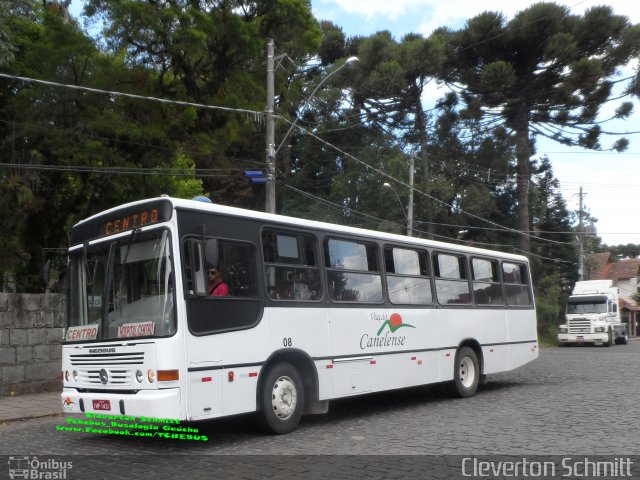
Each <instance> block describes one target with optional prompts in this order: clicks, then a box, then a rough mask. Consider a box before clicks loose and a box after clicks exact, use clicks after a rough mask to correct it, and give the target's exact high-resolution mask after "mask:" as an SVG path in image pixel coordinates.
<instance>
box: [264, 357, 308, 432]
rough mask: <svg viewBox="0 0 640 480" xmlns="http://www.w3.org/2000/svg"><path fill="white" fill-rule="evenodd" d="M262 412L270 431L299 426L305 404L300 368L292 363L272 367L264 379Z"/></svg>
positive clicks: (291, 429)
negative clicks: (297, 368)
mask: <svg viewBox="0 0 640 480" xmlns="http://www.w3.org/2000/svg"><path fill="white" fill-rule="evenodd" d="M260 407H261V408H260V416H261V420H262V425H263V427H264V428H265V430H267V431H268V432H270V433H276V434H284V433H289V432H291V431H293V430H295V428H296V427H297V426H298V424H299V423H300V417H302V409H303V407H304V388H303V386H302V379H301V377H300V374H299V373H298V371H297V370H296V369H295V368H294V367H293V366H292V365H291V364H289V363H278V364H276V365H274V366H273V367H272V368H270V369H269V371H268V372H267V376H266V377H265V379H264V382H263V383H262V391H261V403H260Z"/></svg>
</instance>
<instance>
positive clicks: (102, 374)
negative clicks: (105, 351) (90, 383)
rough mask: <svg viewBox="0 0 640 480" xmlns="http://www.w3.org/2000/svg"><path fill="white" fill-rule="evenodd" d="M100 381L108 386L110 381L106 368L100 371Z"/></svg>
mask: <svg viewBox="0 0 640 480" xmlns="http://www.w3.org/2000/svg"><path fill="white" fill-rule="evenodd" d="M100 381H101V382H102V384H103V385H106V384H107V382H108V381H109V372H107V369H106V368H103V369H102V370H100Z"/></svg>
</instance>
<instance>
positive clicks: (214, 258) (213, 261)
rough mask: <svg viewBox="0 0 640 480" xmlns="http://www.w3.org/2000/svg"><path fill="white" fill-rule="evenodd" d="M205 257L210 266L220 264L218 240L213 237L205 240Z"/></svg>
mask: <svg viewBox="0 0 640 480" xmlns="http://www.w3.org/2000/svg"><path fill="white" fill-rule="evenodd" d="M204 258H205V263H206V265H207V266H208V267H209V268H210V267H217V266H218V240H216V239H211V240H206V241H205V242H204Z"/></svg>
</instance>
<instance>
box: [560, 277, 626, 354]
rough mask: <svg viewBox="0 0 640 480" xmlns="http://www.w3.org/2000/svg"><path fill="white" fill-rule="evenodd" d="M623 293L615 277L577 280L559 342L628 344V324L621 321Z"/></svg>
mask: <svg viewBox="0 0 640 480" xmlns="http://www.w3.org/2000/svg"><path fill="white" fill-rule="evenodd" d="M619 293H620V292H619V289H618V288H616V287H613V282H612V281H611V280H587V281H583V282H576V284H575V286H574V287H573V292H572V294H571V296H570V297H569V300H568V301H567V309H566V315H565V320H566V323H564V324H563V325H560V326H559V328H558V343H559V345H570V344H576V343H593V344H599V345H604V346H605V347H609V346H611V345H613V343H614V342H615V343H618V344H619V343H621V344H626V343H627V342H628V341H629V334H628V331H627V325H626V324H625V323H622V322H621V321H620V313H619V311H618V310H619V309H618V295H619Z"/></svg>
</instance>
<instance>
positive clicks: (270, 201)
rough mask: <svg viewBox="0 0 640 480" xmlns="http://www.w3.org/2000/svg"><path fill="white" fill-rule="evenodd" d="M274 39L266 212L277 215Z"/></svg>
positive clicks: (269, 48)
mask: <svg viewBox="0 0 640 480" xmlns="http://www.w3.org/2000/svg"><path fill="white" fill-rule="evenodd" d="M273 50H274V47H273V39H272V38H270V39H269V43H268V44H267V108H266V114H267V115H266V123H267V139H266V143H267V159H266V160H267V184H266V198H265V211H266V212H268V213H276V166H275V160H276V159H275V129H274V119H273V102H274V99H273V98H274V95H275V94H274V90H275V89H274V62H273Z"/></svg>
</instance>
